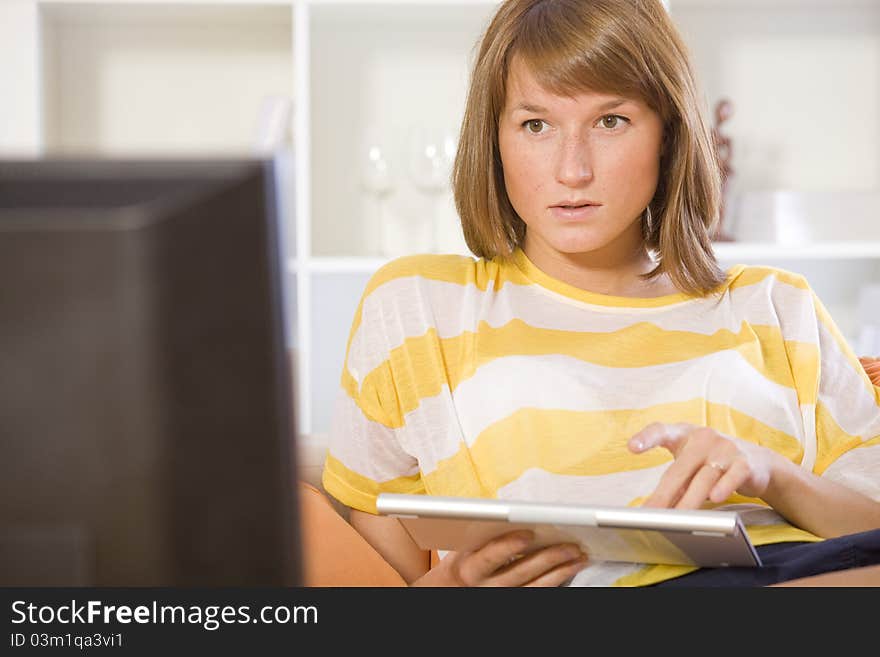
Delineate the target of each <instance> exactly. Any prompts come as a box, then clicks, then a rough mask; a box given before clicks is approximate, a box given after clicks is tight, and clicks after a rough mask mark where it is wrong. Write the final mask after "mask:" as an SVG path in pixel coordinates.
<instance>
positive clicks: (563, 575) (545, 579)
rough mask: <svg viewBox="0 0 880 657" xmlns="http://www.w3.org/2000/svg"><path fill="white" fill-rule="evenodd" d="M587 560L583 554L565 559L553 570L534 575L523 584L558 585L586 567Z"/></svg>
mask: <svg viewBox="0 0 880 657" xmlns="http://www.w3.org/2000/svg"><path fill="white" fill-rule="evenodd" d="M588 562H589V558H588V557H587V556H586V555H584V556H583V557H579V558H577V559H575V560H573V561H567V562H565V563H562V564H560V565H559V566H557V567H556V568H554V569H553V570H551V571H549V572H546V573H544V574H543V575H541V576H540V577H536V578H535V579H533V580H532V581H531V582H528V583H527V584H525V585H524V586H528V587H534V586H559V585H560V584H564V583H565V582H567V581H568V580H570V579H571V578H572V577H574V576H575V575H577V574H578V573H579V572H581V571H582V570H583V569H584V568H586V567H587V563H588Z"/></svg>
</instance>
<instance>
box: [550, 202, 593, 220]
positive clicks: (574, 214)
mask: <svg viewBox="0 0 880 657" xmlns="http://www.w3.org/2000/svg"><path fill="white" fill-rule="evenodd" d="M601 207H602V206H601V205H583V206H581V207H579V208H567V207H564V206H561V205H554V206H553V207H551V208H550V211H551V212H552V213H553V216H554V217H556V218H557V219H564V220H566V221H579V220H583V219H589V218H590V217H592V216H593V215H595V214H596V212H597V211H598V210H599V208H601Z"/></svg>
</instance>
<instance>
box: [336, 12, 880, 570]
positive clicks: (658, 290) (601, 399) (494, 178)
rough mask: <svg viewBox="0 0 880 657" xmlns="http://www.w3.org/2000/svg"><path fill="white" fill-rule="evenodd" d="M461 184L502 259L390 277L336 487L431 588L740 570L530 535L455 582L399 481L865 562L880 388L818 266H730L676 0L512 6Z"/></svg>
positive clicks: (479, 249) (476, 235)
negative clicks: (578, 508) (601, 512)
mask: <svg viewBox="0 0 880 657" xmlns="http://www.w3.org/2000/svg"><path fill="white" fill-rule="evenodd" d="M453 186H454V191H455V198H456V204H457V208H458V211H459V214H460V216H461V220H462V226H463V230H464V235H465V238H466V240H467V243H468V246H469V247H470V249H471V251H472V252H473V253H474V254H475V255H476V256H478V259H476V260H474V259H471V258H465V257H458V256H414V257H409V258H401V259H398V260H396V261H394V262H392V263H390V264H388V265H386V266H385V267H383V268H382V269H381V270H379V271H378V272H377V273H376V274H375V275H374V277H373V278H372V279H371V281H370V283H369V284H368V285H367V288H366V291H365V292H364V296H363V298H362V300H361V304H360V306H359V308H358V310H357V313H356V316H355V320H354V324H353V326H352V330H351V334H350V338H349V344H348V348H347V353H346V361H345V368H344V372H343V375H342V385H343V394H342V395H341V396H340V403H339V406H338V410H337V414H336V416H335V421H334V427H333V431H332V436H331V445H330V451H329V454H328V457H327V462H326V465H325V470H324V476H323V483H324V486H325V488H326V489H327V491H328V492H329V493H330V494H332V495H334V496H335V497H337V498H338V499H339V500H340V501H342V502H343V503H344V504H346V505H348V506H350V507H351V508H352V512H351V522H352V524H353V525H354V526H355V527H356V528H357V529H358V531H359V532H360V533H361V534H362V535H363V536H364V537H365V538H366V539H367V540H368V541H369V542H370V543H371V544H372V545H373V546H374V547H375V548H376V549H377V550H378V551H379V552H380V553H381V554H382V555H383V556H384V557H385V558H386V559H387V560H388V561H389V562H390V563H391V565H392V566H394V567H395V568H396V569H397V570H398V572H400V574H401V575H402V576H403V577H404V579H405V580H406V581H407V582H409V583H411V584H416V585H502V586H519V585H532V586H538V585H547V586H555V585H559V584H561V583H564V582H567V581H571V583H572V584H575V585H648V584H655V583H659V582H670V583H673V582H677V583H681V582H687V581H689V580H688V577H696V576H704V575H706V574H707V573H708V575H711V574H712V573H713V572H714V571H698V572H696V573H694V574H692V575H686V573H689V572H690V571H692V570H694V569H693V568H685V567H673V566H645V565H640V564H612V563H603V562H590V561H589V555H584V554H582V553H581V552H580V550H578V549H577V547H576V546H573V545H557V546H551V547H548V548H543V549H540V550H530V549H529V540H530V537H529V536H527V535H520V534H516V533H511V534H508V535H505V536H503V537H501V538H499V539H495V540H494V541H492V542H490V543H488V544H487V545H486V546H485V547H483V548H482V549H479V550H476V551H474V552H471V553H466V554H464V553H462V554H458V553H450V554H448V555H446V556H445V557H444V558H443V559H440V561H439V563H437V564H436V565H435V566H434V567H433V568H430V567H429V566H430V563H429V558H428V555H427V554H426V553H424V552H423V551H421V550H419V549H418V548H417V546H415V544H414V543H413V542H412V540H411V539H410V538H409V536H408V535H407V534H406V532H405V531H404V530H403V529H402V528H401V526H400V525H399V524H398V523H397V521H396V520H394V519H393V518H387V517H379V516H376V515H375V498H376V496H377V495H378V494H379V493H380V492H383V491H387V492H397V493H426V494H434V495H456V496H474V497H499V498H508V499H527V500H536V501H556V502H572V503H577V502H582V503H587V502H589V503H594V504H608V505H638V504H644V505H648V506H659V507H676V508H698V507H709V508H713V507H716V508H725V509H736V510H737V511H739V512H740V513H741V515H742V517H743V520H744V522H745V523H746V525H747V527H748V530H749V534H750V536H751V538H752V540H753V542H754V543H755V544H756V545H761V546H770V545H776V546H785V547H786V548H788V547H792V546H798V547H799V548H800V549H802V550H803V549H804V546H809V544H811V543H819V542H821V543H822V544H823V545H825V546H830V547H831V548H832V549H831V550H830V551H829V553H828V554H826V555H824V556H822V557H821V558H817V559H816V560H814V561H818V562H821V563H823V564H826V565H825V566H823V567H825V568H827V569H833V568H835V567H843V566H840V565H837V566H834V565H832V563H831V561H830V559H833V558H834V554H833V553H834V549H833V548H834V546H835V545H837V543H834V542H833V541H824V540H823V539H830V538H832V537H843V536H850V535H857V537H858V540H867V541H868V543H869V544H872V545H873V544H875V543H876V542H877V539H878V532H875V531H872V530H874V529H876V528H877V527H880V503H878V502H877V501H876V500H877V499H880V487H878V481H880V476H878V474H877V473H878V464H880V389H877V388H874V387H873V386H872V384H871V382H870V381H869V379H868V378H867V376H866V374H865V372H864V370H863V369H862V368H861V367H860V364H859V362H858V360H857V358H856V357H855V355H854V354H853V352H852V350H851V349H850V347H849V346H848V345H847V344H846V342H845V340H843V339H842V337H841V336H840V333H839V331H837V329H836V327H835V325H834V323H833V321H832V320H831V318H830V317H829V316H828V314H827V312H826V311H825V309H824V308H823V306H822V304H821V302H820V301H819V300H818V299H817V298H816V296H815V295H814V294H813V292H812V290H811V289H810V287H809V285H808V283H807V282H806V281H805V280H804V279H803V278H802V277H801V276H798V275H796V274H792V273H789V272H786V271H782V270H778V269H773V268H768V267H746V266H736V267H733V268H732V269H731V270H730V271H727V272H723V271H721V270H720V268H719V267H718V265H717V263H716V261H715V257H714V254H713V252H712V246H711V241H710V234H711V232H710V231H711V229H712V226H713V225H714V223H715V222H716V220H717V217H718V208H719V203H720V188H721V185H720V178H719V172H718V164H717V161H716V157H715V151H714V148H713V145H712V141H711V130H710V128H709V126H708V124H707V121H706V119H705V116H704V113H703V108H702V104H701V102H700V97H699V95H698V91H697V87H696V84H695V82H694V76H693V73H692V69H691V66H690V64H689V61H688V58H687V53H686V48H685V46H684V44H683V42H682V40H681V38H680V36H679V35H678V33H677V31H676V29H675V27H674V25H673V24H672V22H671V20H670V19H669V17H668V15H667V14H666V12H665V10H664V9H663V7H662V5H661V4H660V2H659V1H658V0H595V1H590V2H584V1H582V0H509V1H507V2H504V3H503V4H502V5H501V6H500V8H499V9H498V11H497V13H496V15H495V16H494V18H493V20H492V21H491V23H490V25H489V27H488V29H487V31H486V34H485V36H484V38H483V40H482V43H481V46H480V51H479V55H478V57H477V60H476V62H475V66H474V71H473V76H472V80H471V87H470V92H469V95H468V99H467V106H466V110H465V116H464V121H463V124H462V129H461V138H460V146H459V152H458V155H457V158H456V163H455V169H454V173H453ZM866 532H867V533H866ZM847 540H849V539H847ZM853 540H855V539H853ZM872 541H873V542H874V543H872ZM774 549H775V548H774ZM767 550H768V551H769V550H770V548H767ZM762 556H764V553H762ZM766 556H767V558H770V557H771V556H772V555H769V554H767V555H766ZM767 558H765V561H767ZM872 558H873V557H866V559H867V560H868V561H870V560H871V559H872ZM849 565H856V564H849ZM811 568H815V566H811ZM729 570H731V571H739V570H740V569H729ZM750 570H751V571H755V570H761V571H763V572H764V573H768V572H770V569H750ZM804 574H812V571H810V570H809V569H808V570H807V572H804V571H798V572H795V571H784V572H781V573H780V574H778V575H777V576H776V579H777V580H778V579H781V578H785V577H794V576H802V575H804ZM683 575H686V576H685V577H682V576H683ZM746 577H748V576H746ZM743 581H746V580H743ZM774 581H776V580H774ZM760 583H770V582H769V581H761V582H760Z"/></svg>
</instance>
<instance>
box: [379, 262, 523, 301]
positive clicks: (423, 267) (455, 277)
mask: <svg viewBox="0 0 880 657" xmlns="http://www.w3.org/2000/svg"><path fill="white" fill-rule="evenodd" d="M505 268H506V267H505V265H504V263H503V262H502V261H499V260H498V259H493V260H487V259H485V258H477V257H474V256H469V255H462V254H439V253H420V254H415V255H407V256H400V257H397V258H394V259H392V260H389V261H388V262H386V263H384V264H383V265H382V266H381V267H379V269H377V270H376V271H375V272H374V273H373V275H372V277H371V278H370V281H369V283H368V284H367V292H368V293H369V292H372V291H374V290H376V289H377V288H379V287H382V286H383V285H385V284H387V283H391V282H395V281H398V282H399V281H404V280H409V281H412V282H419V281H420V280H427V281H437V282H441V283H453V284H458V285H476V286H478V287H480V288H483V289H485V288H486V286H487V285H488V283H489V282H490V281H492V282H496V281H497V280H498V279H499V278H503V277H504V273H503V272H504V270H505Z"/></svg>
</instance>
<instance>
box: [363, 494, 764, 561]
mask: <svg viewBox="0 0 880 657" xmlns="http://www.w3.org/2000/svg"><path fill="white" fill-rule="evenodd" d="M376 508H377V510H378V512H379V514H381V515H387V516H395V517H397V518H398V519H399V520H400V522H401V524H402V525H403V526H404V528H405V529H406V530H407V531H408V532H409V534H410V535H411V536H412V538H413V540H414V541H415V542H416V543H417V544H418V546H419V547H420V548H422V549H423V550H457V551H468V550H475V549H477V548H479V547H481V546H482V545H484V544H485V543H486V542H488V541H489V540H490V539H492V538H494V537H496V536H499V535H501V534H504V533H507V532H510V531H514V530H516V529H531V530H532V531H534V532H535V542H534V544H533V547H534V548H538V547H542V546H545V545H553V544H555V543H572V542H573V543H579V544H580V545H581V546H582V547H583V548H584V549H585V550H586V552H587V554H588V555H589V556H590V558H591V559H592V560H594V561H628V562H635V563H649V564H672V565H687V566H704V567H722V566H760V565H761V559H760V557H759V556H758V554H757V552H756V551H755V548H754V546H753V545H752V543H751V541H750V540H749V537H748V534H746V532H745V528H744V527H743V524H742V521H741V520H740V517H739V515H738V514H737V513H736V512H734V511H709V510H702V509H701V510H695V511H688V510H683V509H649V508H644V507H612V506H589V505H575V504H545V503H540V502H519V501H511V500H497V499H480V498H466V497H440V496H434V495H400V494H394V493H381V494H380V495H379V497H378V499H377V500H376Z"/></svg>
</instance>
